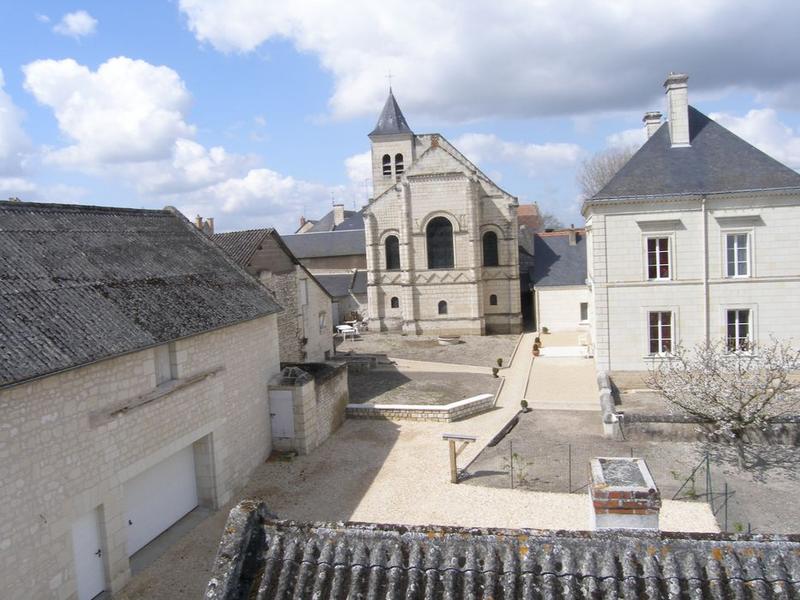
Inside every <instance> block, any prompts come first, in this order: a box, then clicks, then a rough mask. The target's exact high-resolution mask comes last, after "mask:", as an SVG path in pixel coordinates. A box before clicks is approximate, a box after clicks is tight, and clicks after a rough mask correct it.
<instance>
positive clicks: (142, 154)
mask: <svg viewBox="0 0 800 600" xmlns="http://www.w3.org/2000/svg"><path fill="white" fill-rule="evenodd" d="M23 71H24V73H25V88H26V89H27V90H28V91H29V92H31V93H32V94H33V95H34V96H35V98H36V99H37V100H38V101H39V102H41V103H42V104H44V105H46V106H49V107H50V108H52V109H53V113H54V114H55V117H56V119H57V121H58V126H59V129H60V130H61V132H62V133H63V134H64V135H65V136H66V137H67V138H69V139H70V140H71V141H72V142H74V143H73V144H72V145H69V146H66V147H64V148H59V149H56V150H53V151H51V152H49V153H48V155H47V157H46V158H47V159H49V160H51V161H53V162H55V163H58V164H61V165H68V166H94V165H97V164H103V163H123V162H136V161H146V160H155V159H162V158H168V157H169V156H170V153H171V152H172V150H173V145H174V142H175V140H176V139H177V138H180V137H191V136H192V135H194V131H195V129H194V127H193V126H191V125H189V124H188V123H187V122H186V121H185V117H184V115H185V112H186V111H187V110H188V108H189V102H190V95H189V93H188V91H187V90H186V87H185V85H184V83H183V81H182V80H181V78H180V77H179V76H178V74H177V73H176V72H175V71H173V70H172V69H170V68H169V67H164V66H154V65H151V64H150V63H147V62H145V61H142V60H132V59H130V58H127V57H124V56H120V57H117V58H111V59H109V60H107V61H106V62H104V63H103V64H102V65H100V67H98V69H97V70H96V71H91V70H90V69H89V68H87V67H85V66H83V65H80V64H78V63H77V62H76V61H74V60H73V59H71V58H68V59H64V60H37V61H35V62H32V63H30V64H28V65H25V66H24V67H23Z"/></svg>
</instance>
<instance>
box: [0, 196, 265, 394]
mask: <svg viewBox="0 0 800 600" xmlns="http://www.w3.org/2000/svg"><path fill="white" fill-rule="evenodd" d="M279 310H281V308H280V306H278V305H277V304H276V303H275V302H274V301H273V300H272V299H271V297H270V296H269V294H268V293H267V291H266V290H265V288H264V287H263V286H261V284H260V283H258V281H256V280H255V279H254V278H252V277H251V276H250V275H248V274H247V273H246V272H245V271H244V270H242V269H241V268H240V267H239V266H238V265H237V264H236V263H235V262H234V261H232V260H231V259H229V258H228V257H227V256H226V255H225V253H224V252H221V251H220V249H219V248H218V247H217V246H216V245H215V244H214V243H213V242H212V241H211V240H210V239H209V238H208V237H207V236H206V235H205V234H203V233H201V232H199V231H198V230H197V229H196V228H195V227H194V226H193V225H192V224H191V223H189V221H187V220H186V219H185V218H184V217H183V216H182V215H180V213H178V212H177V211H176V210H175V209H165V210H144V209H129V208H112V207H98V206H72V205H66V204H39V203H30V202H0V387H2V386H6V385H11V384H16V383H20V382H23V381H27V380H29V379H33V378H36V377H40V376H44V375H49V374H52V373H56V372H59V371H63V370H65V369H71V368H74V367H78V366H81V365H85V364H89V363H93V362H96V361H98V360H102V359H106V358H110V357H113V356H117V355H121V354H125V353H128V352H133V351H136V350H141V349H144V348H147V347H150V346H154V345H157V344H163V343H165V342H169V341H171V340H175V339H178V338H183V337H187V336H191V335H196V334H199V333H203V332H206V331H211V330H213V329H218V328H220V327H226V326H228V325H233V324H235V323H239V322H242V321H247V320H250V319H254V318H257V317H261V316H265V315H269V314H272V313H275V312H277V311H279Z"/></svg>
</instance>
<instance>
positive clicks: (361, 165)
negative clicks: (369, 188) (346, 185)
mask: <svg viewBox="0 0 800 600" xmlns="http://www.w3.org/2000/svg"><path fill="white" fill-rule="evenodd" d="M344 168H345V171H346V172H347V178H348V179H349V180H350V182H351V183H352V184H353V185H355V186H363V185H364V181H371V180H372V153H371V152H370V151H369V150H368V151H366V152H362V153H360V154H354V155H353V156H350V157H348V158H346V159H345V161H344Z"/></svg>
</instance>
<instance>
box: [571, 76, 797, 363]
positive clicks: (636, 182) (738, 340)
mask: <svg viewBox="0 0 800 600" xmlns="http://www.w3.org/2000/svg"><path fill="white" fill-rule="evenodd" d="M687 80H688V77H687V76H686V75H679V74H670V76H669V77H668V78H667V80H666V82H665V84H664V86H665V88H666V94H667V106H668V113H667V114H668V119H669V120H668V122H667V123H663V124H662V123H661V114H660V113H647V114H646V115H645V118H644V121H645V124H646V127H647V131H648V135H649V138H648V140H647V142H646V143H645V144H644V145H643V146H642V147H641V148H640V149H639V151H638V152H637V153H636V154H635V155H634V156H633V157H632V158H631V159H630V161H628V163H627V164H625V166H623V167H622V168H621V169H620V170H619V172H618V173H617V174H616V175H615V176H614V177H613V178H612V179H611V181H609V183H608V184H607V185H606V186H605V187H604V188H603V189H601V190H600V191H599V192H598V193H597V194H596V195H595V196H594V197H592V198H590V199H589V200H587V201H586V202H585V203H584V206H583V213H584V216H585V217H586V228H587V236H588V271H589V273H588V274H589V279H590V284H591V289H592V304H593V308H594V320H593V330H594V334H593V338H594V344H595V353H596V354H595V356H596V361H597V366H598V368H599V369H601V370H608V371H613V372H620V371H637V372H641V371H644V370H646V369H647V367H648V365H649V364H651V362H652V361H653V360H659V359H660V358H661V357H662V356H664V355H665V354H668V353H669V352H670V350H671V349H673V348H674V347H675V346H676V345H677V344H679V343H680V344H683V345H685V346H693V345H695V344H698V343H703V342H706V341H709V342H716V341H722V342H724V343H725V344H726V345H727V346H728V347H729V348H730V349H731V350H732V351H746V350H747V348H748V347H749V346H750V345H751V344H752V343H754V342H765V341H768V340H769V338H770V336H773V335H774V336H777V337H779V338H793V339H794V340H796V341H800V312H798V310H797V297H798V295H800V268H799V267H798V263H797V260H796V255H797V249H798V241H797V240H798V238H797V232H798V229H800V174H798V173H797V172H796V171H794V170H792V169H790V168H788V167H786V166H784V165H782V164H781V163H779V162H778V161H776V160H774V159H773V158H771V157H769V156H767V155H766V154H764V153H763V152H761V151H760V150H758V149H756V148H754V147H753V146H751V145H750V144H748V143H747V142H745V141H744V140H742V139H741V138H739V137H737V136H736V135H734V134H733V133H731V132H730V131H728V130H727V129H725V128H724V127H722V126H721V125H719V124H718V123H716V122H715V121H713V120H712V119H710V118H709V117H708V116H706V115H704V114H703V113H701V112H700V111H699V110H697V109H695V108H694V107H691V106H689V104H688V96H687Z"/></svg>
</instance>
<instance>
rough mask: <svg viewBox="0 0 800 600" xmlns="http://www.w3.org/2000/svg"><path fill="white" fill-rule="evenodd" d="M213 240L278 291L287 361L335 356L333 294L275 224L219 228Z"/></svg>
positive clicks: (282, 344) (283, 351)
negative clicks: (298, 255)
mask: <svg viewBox="0 0 800 600" xmlns="http://www.w3.org/2000/svg"><path fill="white" fill-rule="evenodd" d="M212 239H213V240H214V241H215V242H216V243H217V244H219V245H220V246H221V247H222V249H223V250H225V252H227V253H228V255H229V256H230V257H231V258H233V260H235V261H236V262H237V263H238V264H239V265H240V266H242V267H243V268H245V269H246V270H247V272H248V273H250V274H251V275H254V276H255V277H257V278H258V279H259V281H261V283H263V284H264V286H266V287H267V288H268V289H269V290H270V291H271V292H272V293H273V294H274V295H275V299H276V300H277V302H278V304H280V305H281V306H282V307H283V312H281V313H280V314H279V315H278V338H279V341H280V356H281V362H320V361H324V360H328V359H329V358H330V357H331V356H332V355H333V334H332V332H333V326H334V325H336V324H337V323H338V322H337V321H336V320H335V317H334V311H333V306H332V298H331V295H330V294H329V293H328V292H327V291H326V289H325V288H324V287H323V286H322V284H321V283H320V282H319V281H318V280H317V279H316V278H315V277H314V276H313V275H312V274H311V272H310V271H309V270H308V269H307V268H305V267H304V266H303V265H302V264H301V263H300V261H299V260H298V259H297V258H296V257H295V256H294V255H293V254H292V252H291V250H289V248H288V247H287V246H286V244H284V243H283V240H282V239H281V236H280V235H278V232H277V231H275V230H274V229H250V230H246V231H231V232H229V233H217V234H214V235H213V236H212Z"/></svg>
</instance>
